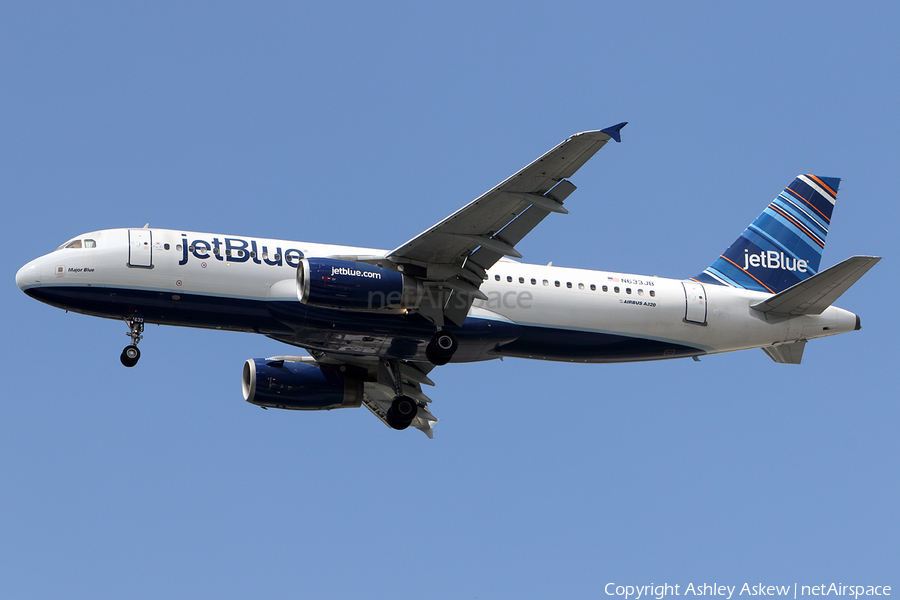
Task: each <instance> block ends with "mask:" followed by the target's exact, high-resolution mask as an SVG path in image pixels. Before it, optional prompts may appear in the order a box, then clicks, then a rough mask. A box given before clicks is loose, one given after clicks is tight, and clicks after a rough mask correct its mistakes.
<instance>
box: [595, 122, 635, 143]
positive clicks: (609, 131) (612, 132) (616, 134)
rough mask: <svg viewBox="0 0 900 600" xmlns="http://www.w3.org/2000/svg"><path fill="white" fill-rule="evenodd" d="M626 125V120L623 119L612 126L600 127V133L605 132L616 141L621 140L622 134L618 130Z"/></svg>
mask: <svg viewBox="0 0 900 600" xmlns="http://www.w3.org/2000/svg"><path fill="white" fill-rule="evenodd" d="M626 125H628V121H624V122H622V123H619V124H618V125H613V126H612V127H607V128H606V129H601V130H600V133H605V134H606V135H608V136H609V137H611V138H612V139H614V140H616V141H617V142H621V141H622V135H621V134H620V133H619V132H620V131H622V128H623V127H625V126H626Z"/></svg>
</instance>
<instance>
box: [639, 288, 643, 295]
mask: <svg viewBox="0 0 900 600" xmlns="http://www.w3.org/2000/svg"><path fill="white" fill-rule="evenodd" d="M643 295H644V290H642V289H641V288H638V296H643Z"/></svg>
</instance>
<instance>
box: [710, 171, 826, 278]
mask: <svg viewBox="0 0 900 600" xmlns="http://www.w3.org/2000/svg"><path fill="white" fill-rule="evenodd" d="M840 183H841V180H840V179H838V178H836V177H817V176H815V175H798V176H797V178H796V179H794V181H793V182H792V183H791V184H790V185H789V186H787V187H786V188H784V191H783V192H781V193H780V194H778V197H776V198H775V199H774V200H773V201H772V203H771V204H769V206H767V207H766V209H765V210H764V211H763V212H762V214H761V215H759V216H758V217H756V220H755V221H753V223H751V224H750V226H749V227H747V229H745V230H744V233H742V234H741V237H739V238H738V239H737V240H735V242H734V243H733V244H731V246H729V247H728V250H726V251H725V252H723V253H722V255H721V256H719V258H717V259H716V261H715V262H714V263H713V264H712V265H710V266H709V268H707V269H706V270H705V271H703V273H701V274H700V275H698V276H697V277H694V278H693V279H694V280H695V281H700V282H702V283H711V284H716V285H728V286H731V287H739V288H744V289H747V290H757V291H760V292H771V293H773V294H777V293H778V292H781V291H783V290H786V289H787V288H789V287H791V286H792V285H794V284H796V283H799V282H801V281H803V280H804V279H807V278H808V277H812V276H813V275H815V274H816V273H818V271H819V263H820V262H821V260H822V249H823V248H825V236H826V235H828V227H829V225H830V224H831V212H832V211H833V210H834V201H835V198H836V196H837V189H838V185H839V184H840Z"/></svg>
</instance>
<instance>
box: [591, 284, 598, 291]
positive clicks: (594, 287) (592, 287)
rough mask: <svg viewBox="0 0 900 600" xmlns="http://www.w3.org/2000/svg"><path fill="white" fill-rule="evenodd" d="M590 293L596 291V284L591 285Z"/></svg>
mask: <svg viewBox="0 0 900 600" xmlns="http://www.w3.org/2000/svg"><path fill="white" fill-rule="evenodd" d="M591 291H592V292H596V291H597V285H596V284H594V283H592V284H591Z"/></svg>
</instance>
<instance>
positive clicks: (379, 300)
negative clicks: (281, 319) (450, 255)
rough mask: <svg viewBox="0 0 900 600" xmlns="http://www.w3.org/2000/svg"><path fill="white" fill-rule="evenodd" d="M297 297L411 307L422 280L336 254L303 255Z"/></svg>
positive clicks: (330, 303)
mask: <svg viewBox="0 0 900 600" xmlns="http://www.w3.org/2000/svg"><path fill="white" fill-rule="evenodd" d="M297 297H298V298H299V299H300V302H302V303H304V304H308V305H310V306H322V307H326V308H340V309H345V310H381V309H401V308H410V307H412V306H415V305H416V302H417V301H418V299H419V298H420V297H421V284H420V283H418V282H417V281H415V280H414V279H411V278H409V277H406V276H405V275H403V274H402V273H398V272H397V271H392V270H391V269H385V268H384V267H378V266H375V265H370V264H367V263H359V262H354V261H349V260H340V259H336V258H304V259H302V260H301V261H300V266H299V267H298V268H297Z"/></svg>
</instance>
